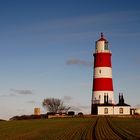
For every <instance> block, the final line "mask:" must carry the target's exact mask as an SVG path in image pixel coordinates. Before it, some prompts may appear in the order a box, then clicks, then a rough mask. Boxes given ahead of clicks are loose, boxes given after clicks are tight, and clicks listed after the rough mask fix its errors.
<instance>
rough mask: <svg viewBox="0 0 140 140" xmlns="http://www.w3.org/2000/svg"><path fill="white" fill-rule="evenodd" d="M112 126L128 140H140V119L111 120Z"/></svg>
mask: <svg viewBox="0 0 140 140" xmlns="http://www.w3.org/2000/svg"><path fill="white" fill-rule="evenodd" d="M110 122H111V124H112V126H113V127H114V128H115V129H116V130H117V131H118V132H119V133H121V134H123V135H124V136H126V137H127V138H128V139H140V119H135V118H110Z"/></svg>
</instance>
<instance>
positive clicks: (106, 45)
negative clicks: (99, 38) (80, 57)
mask: <svg viewBox="0 0 140 140" xmlns="http://www.w3.org/2000/svg"><path fill="white" fill-rule="evenodd" d="M104 49H105V50H108V43H107V42H105V45H104Z"/></svg>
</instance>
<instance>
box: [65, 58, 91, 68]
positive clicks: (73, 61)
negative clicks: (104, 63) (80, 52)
mask: <svg viewBox="0 0 140 140" xmlns="http://www.w3.org/2000/svg"><path fill="white" fill-rule="evenodd" d="M66 64H67V65H82V66H88V67H91V66H93V62H88V61H85V60H79V59H69V60H67V62H66Z"/></svg>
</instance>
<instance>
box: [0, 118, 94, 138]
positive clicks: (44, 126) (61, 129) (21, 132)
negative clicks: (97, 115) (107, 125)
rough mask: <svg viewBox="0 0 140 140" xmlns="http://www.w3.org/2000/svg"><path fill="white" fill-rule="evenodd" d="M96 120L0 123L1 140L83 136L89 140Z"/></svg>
mask: <svg viewBox="0 0 140 140" xmlns="http://www.w3.org/2000/svg"><path fill="white" fill-rule="evenodd" d="M95 120H96V119H93V118H92V119H91V118H63V119H46V120H27V121H10V122H0V140H19V139H20V140H23V139H24V140H30V139H32V140H44V139H46V140H55V139H56V140H59V139H60V140H66V139H73V140H74V139H75V140H77V139H81V138H80V137H81V136H83V137H85V139H87V137H90V138H91V137H92V133H90V131H91V129H92V127H91V126H92V124H94V121H95ZM87 134H88V136H87ZM89 135H91V136H89Z"/></svg>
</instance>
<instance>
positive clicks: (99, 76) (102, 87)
mask: <svg viewBox="0 0 140 140" xmlns="http://www.w3.org/2000/svg"><path fill="white" fill-rule="evenodd" d="M93 55H94V77H93V89H92V105H91V114H97V107H98V105H104V104H112V105H113V104H114V93H113V80H112V64H111V55H112V54H111V52H110V50H109V47H108V41H107V40H106V39H105V38H104V36H103V33H101V38H100V39H99V40H98V41H96V45H95V53H94V54H93Z"/></svg>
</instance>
